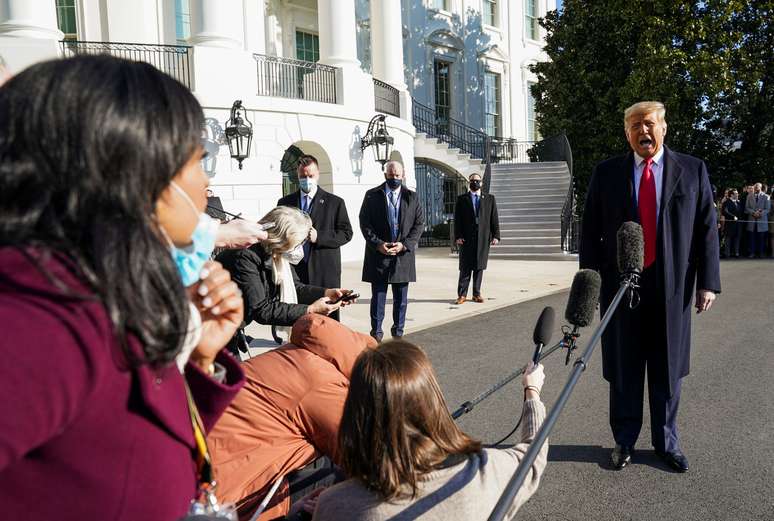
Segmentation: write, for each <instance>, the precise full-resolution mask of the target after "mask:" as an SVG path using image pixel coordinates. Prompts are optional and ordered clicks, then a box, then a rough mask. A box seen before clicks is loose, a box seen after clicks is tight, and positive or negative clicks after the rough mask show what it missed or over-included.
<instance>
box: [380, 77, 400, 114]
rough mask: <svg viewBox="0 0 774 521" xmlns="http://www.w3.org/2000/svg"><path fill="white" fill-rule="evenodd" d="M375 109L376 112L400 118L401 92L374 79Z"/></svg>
mask: <svg viewBox="0 0 774 521" xmlns="http://www.w3.org/2000/svg"><path fill="white" fill-rule="evenodd" d="M374 109H375V110H376V112H381V113H383V114H389V115H391V116H395V117H397V118H399V117H400V92H399V91H398V89H396V88H395V87H393V86H392V85H390V84H389V83H385V82H383V81H382V80H377V79H376V78H374Z"/></svg>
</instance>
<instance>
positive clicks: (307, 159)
mask: <svg viewBox="0 0 774 521" xmlns="http://www.w3.org/2000/svg"><path fill="white" fill-rule="evenodd" d="M309 165H314V166H316V167H317V168H320V165H319V163H318V162H317V158H316V157H314V156H313V155H311V154H304V155H303V156H301V157H299V158H298V166H296V171H298V170H301V169H302V168H306V167H308V166H309Z"/></svg>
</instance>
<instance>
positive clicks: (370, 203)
mask: <svg viewBox="0 0 774 521" xmlns="http://www.w3.org/2000/svg"><path fill="white" fill-rule="evenodd" d="M385 184H386V183H382V184H380V185H379V186H377V187H376V188H371V189H370V190H368V191H367V192H366V193H365V197H363V204H362V206H361V207H360V231H361V232H362V233H363V237H365V240H366V245H365V259H364V260H363V282H381V283H395V282H414V281H416V280H417V270H416V263H415V258H414V254H415V252H416V250H417V248H418V247H419V238H420V237H421V236H422V231H424V228H425V217H424V213H423V211H422V205H421V204H420V202H419V197H418V196H417V193H416V192H413V191H411V190H409V189H408V188H406V187H405V186H404V187H402V188H401V189H400V210H399V214H398V219H399V221H400V223H399V224H400V233H399V235H398V241H397V242H402V243H403V245H404V246H405V247H406V249H405V250H403V251H402V252H400V253H399V254H397V255H389V256H388V255H382V254H381V253H379V250H378V247H379V245H380V244H382V243H384V242H392V234H391V232H390V221H389V218H388V217H387V196H386V195H385V193H384V187H385Z"/></svg>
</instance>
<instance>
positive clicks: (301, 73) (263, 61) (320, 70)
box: [253, 54, 337, 103]
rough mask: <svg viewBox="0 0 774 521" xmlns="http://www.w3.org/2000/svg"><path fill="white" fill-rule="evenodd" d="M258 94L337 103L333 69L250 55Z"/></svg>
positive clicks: (318, 64)
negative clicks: (255, 68) (253, 63)
mask: <svg viewBox="0 0 774 521" xmlns="http://www.w3.org/2000/svg"><path fill="white" fill-rule="evenodd" d="M253 59H255V61H256V67H257V74H258V95H259V96H272V97H277V98H290V99H302V100H308V101H318V102H321V103H336V102H337V93H336V70H337V68H336V67H333V66H331V65H324V64H322V63H317V62H310V61H304V60H295V59H293V58H282V57H280V56H268V55H265V54H253Z"/></svg>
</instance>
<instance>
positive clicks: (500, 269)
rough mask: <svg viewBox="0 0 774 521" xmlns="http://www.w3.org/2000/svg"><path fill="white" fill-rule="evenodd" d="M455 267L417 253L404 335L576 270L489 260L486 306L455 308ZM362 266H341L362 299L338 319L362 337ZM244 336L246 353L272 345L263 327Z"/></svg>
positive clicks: (566, 265)
mask: <svg viewBox="0 0 774 521" xmlns="http://www.w3.org/2000/svg"><path fill="white" fill-rule="evenodd" d="M457 266H458V261H457V257H456V256H450V255H449V250H448V249H447V248H423V249H420V250H419V252H418V253H417V282H416V283H413V284H411V285H410V287H409V306H408V313H407V316H406V328H405V334H407V335H408V334H410V333H416V332H417V331H421V330H423V329H427V328H431V327H435V326H439V325H442V324H446V323H449V322H451V321H453V320H458V319H460V318H465V317H470V316H473V315H479V314H481V313H486V312H488V311H493V310H495V309H499V308H502V307H505V306H510V305H513V304H517V303H519V302H524V301H527V300H532V299H535V298H539V297H544V296H546V295H551V294H553V293H557V292H560V291H563V290H566V289H567V288H569V287H570V285H571V283H572V278H573V275H574V274H575V271H576V270H577V269H578V264H577V262H568V261H522V260H504V259H490V260H489V266H488V268H487V270H486V271H485V272H484V282H483V285H482V288H481V293H482V295H483V296H484V298H485V302H484V303H482V304H477V303H475V302H466V303H465V304H462V305H461V306H457V305H455V304H454V301H455V299H456V298H457V277H458V274H459V271H458V268H457ZM362 267H363V263H362V261H357V262H346V263H344V265H343V266H342V277H341V278H342V284H343V286H344V287H346V288H349V289H353V290H355V291H356V292H358V293H360V295H361V298H360V299H359V300H358V301H357V303H355V304H353V305H351V306H349V307H347V308H346V309H344V310H342V321H343V322H344V323H345V324H346V325H348V326H349V327H351V328H352V329H355V330H357V331H363V332H366V333H367V332H368V331H370V329H371V322H370V318H369V305H370V302H371V288H370V285H369V284H366V283H364V282H361V280H360V279H361V271H362ZM468 296H471V294H470V293H469V295H468ZM391 325H392V298H391V297H390V295H389V293H388V299H387V312H386V317H385V320H384V324H383V329H384V330H385V331H387V332H389V328H390V326H391ZM247 334H248V335H250V336H251V337H254V338H255V340H254V341H253V342H252V343H251V347H253V348H254V349H252V350H251V355H255V354H258V353H259V352H262V351H264V350H266V349H267V348H271V347H274V346H276V344H275V343H274V342H273V341H272V340H271V330H270V328H269V327H268V326H261V325H258V324H255V323H253V324H251V325H250V326H248V328H247Z"/></svg>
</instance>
